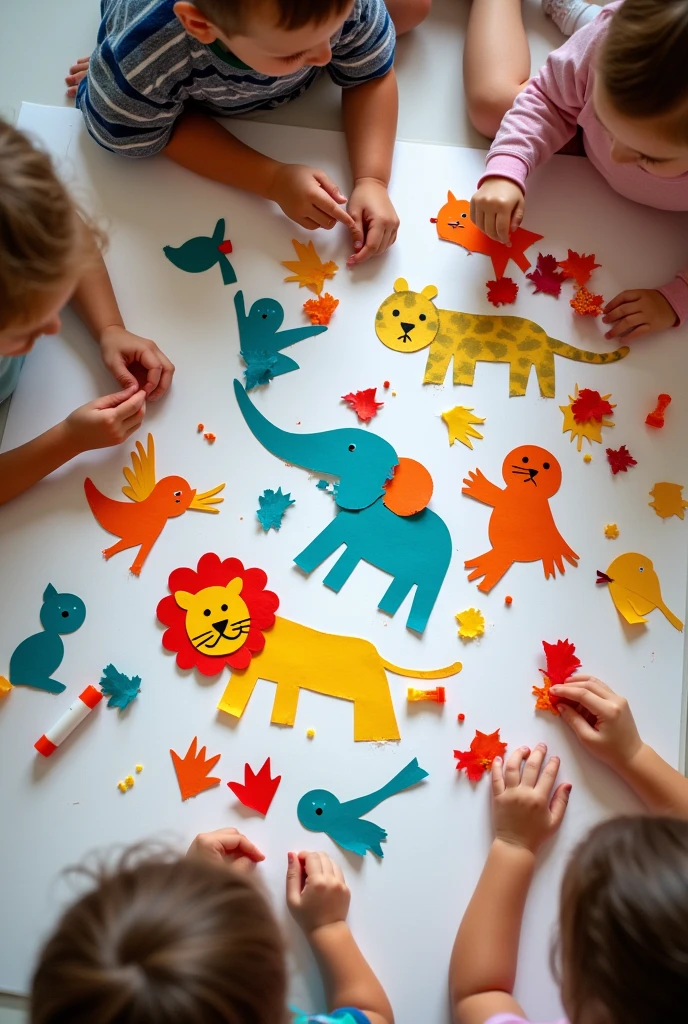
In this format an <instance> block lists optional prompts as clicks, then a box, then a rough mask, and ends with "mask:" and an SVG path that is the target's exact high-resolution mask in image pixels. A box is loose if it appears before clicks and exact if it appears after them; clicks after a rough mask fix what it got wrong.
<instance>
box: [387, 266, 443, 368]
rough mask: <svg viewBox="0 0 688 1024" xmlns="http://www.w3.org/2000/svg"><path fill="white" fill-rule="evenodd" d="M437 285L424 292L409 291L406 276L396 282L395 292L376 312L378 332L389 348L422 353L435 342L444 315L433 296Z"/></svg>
mask: <svg viewBox="0 0 688 1024" xmlns="http://www.w3.org/2000/svg"><path fill="white" fill-rule="evenodd" d="M436 295H437V288H435V286H434V284H429V285H426V286H425V288H423V290H422V291H421V292H412V291H410V290H409V286H408V283H407V282H406V281H405V280H404V278H403V277H400V278H397V280H396V281H395V282H394V292H393V294H392V295H390V296H388V297H387V298H386V299H385V301H384V302H383V303H382V305H381V306H380V308H379V309H378V311H377V313H376V314H375V333H376V334H377V336H378V338H379V339H380V341H381V342H382V344H383V345H386V346H387V348H392V349H394V350H395V352H418V351H420V349H422V348H427V346H428V345H429V344H430V343H431V342H432V341H434V339H435V336H436V334H437V331H438V329H439V324H440V318H439V313H438V311H437V308H436V307H435V305H434V303H433V301H432V300H433V299H434V298H435V296H436Z"/></svg>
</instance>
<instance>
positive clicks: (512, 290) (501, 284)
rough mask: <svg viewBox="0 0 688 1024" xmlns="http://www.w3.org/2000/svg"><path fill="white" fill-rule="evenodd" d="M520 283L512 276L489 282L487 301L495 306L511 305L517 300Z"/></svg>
mask: <svg viewBox="0 0 688 1024" xmlns="http://www.w3.org/2000/svg"><path fill="white" fill-rule="evenodd" d="M517 295H518V285H517V284H516V282H515V281H513V280H512V279H511V278H510V277H500V278H499V280H497V281H488V282H487V301H488V302H491V303H492V305H493V306H510V305H511V304H512V303H514V302H515V301H516V296H517Z"/></svg>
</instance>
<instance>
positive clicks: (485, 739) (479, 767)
mask: <svg viewBox="0 0 688 1024" xmlns="http://www.w3.org/2000/svg"><path fill="white" fill-rule="evenodd" d="M505 750H506V743H502V742H501V740H500V738H499V729H497V730H496V731H495V732H491V733H484V732H480V730H479V729H476V731H475V736H474V737H473V739H472V741H471V747H470V750H455V751H454V757H455V758H456V759H457V764H456V770H457V772H459V771H464V772H465V773H466V775H467V776H468V778H469V779H470V780H471V782H477V781H478V780H479V779H481V778H482V777H483V773H484V772H485V771H487V769H488V768H490V767H491V766H492V762H493V761H494V759H495V757H503V756H504V751H505Z"/></svg>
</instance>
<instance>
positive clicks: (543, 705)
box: [532, 676, 559, 715]
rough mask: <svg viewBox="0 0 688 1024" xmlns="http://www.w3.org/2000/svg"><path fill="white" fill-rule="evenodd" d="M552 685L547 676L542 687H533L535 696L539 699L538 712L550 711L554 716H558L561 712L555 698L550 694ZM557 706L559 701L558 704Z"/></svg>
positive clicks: (536, 703)
mask: <svg viewBox="0 0 688 1024" xmlns="http://www.w3.org/2000/svg"><path fill="white" fill-rule="evenodd" d="M551 686H552V684H551V682H550V680H549V679H548V677H547V676H545V678H544V679H543V680H542V686H533V690H532V693H533V696H534V697H537V700H536V701H535V710H536V711H550V712H551V713H552V714H553V715H558V714H559V711H558V709H557V706H556V704H555V703H553V702H554V700H555V698H554V696H553V695H551V694H550V692H549V691H550V688H551ZM556 703H557V704H558V703H559V701H557V702H556Z"/></svg>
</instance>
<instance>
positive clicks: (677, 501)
mask: <svg viewBox="0 0 688 1024" xmlns="http://www.w3.org/2000/svg"><path fill="white" fill-rule="evenodd" d="M650 496H651V497H652V498H653V499H654V500H653V501H648V505H649V506H650V508H653V509H654V510H655V512H656V513H657V515H658V516H660V517H661V518H662V519H669V517H670V516H678V518H679V519H683V518H685V509H687V508H688V501H684V499H683V484H668V483H660V484H655V485H654V487H653V488H652V490H651V491H650Z"/></svg>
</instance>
